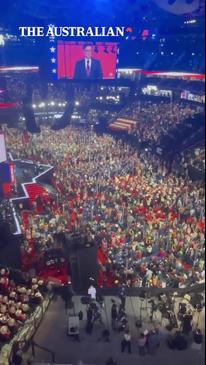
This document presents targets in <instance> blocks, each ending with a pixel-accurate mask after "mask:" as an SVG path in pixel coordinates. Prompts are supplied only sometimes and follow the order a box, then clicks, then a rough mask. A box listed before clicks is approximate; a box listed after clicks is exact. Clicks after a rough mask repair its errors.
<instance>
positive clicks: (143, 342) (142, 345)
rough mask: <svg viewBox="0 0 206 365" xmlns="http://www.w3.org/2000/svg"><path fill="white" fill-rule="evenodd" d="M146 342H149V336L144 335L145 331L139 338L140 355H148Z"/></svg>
mask: <svg viewBox="0 0 206 365" xmlns="http://www.w3.org/2000/svg"><path fill="white" fill-rule="evenodd" d="M146 344H147V337H146V336H145V335H144V333H141V334H140V336H139V338H138V349H139V355H140V356H145V355H146Z"/></svg>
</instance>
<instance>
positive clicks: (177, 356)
mask: <svg viewBox="0 0 206 365" xmlns="http://www.w3.org/2000/svg"><path fill="white" fill-rule="evenodd" d="M135 300H136V302H135ZM105 301H106V302H105V307H104V309H103V311H102V319H103V323H104V324H103V325H100V324H96V327H95V328H94V331H93V334H92V336H88V335H87V334H86V333H85V318H86V315H85V311H86V308H85V306H82V304H81V302H80V297H75V299H74V303H75V311H76V313H78V312H79V311H80V310H83V312H84V320H83V321H82V322H81V325H80V342H76V341H74V340H73V339H72V338H70V337H68V336H67V335H66V332H67V315H66V312H65V308H64V303H63V302H62V300H61V299H60V298H58V299H57V300H55V301H53V302H52V303H51V304H50V306H49V309H48V311H47V313H46V316H45V318H44V320H43V321H42V323H41V326H40V328H39V329H38V331H37V333H36V335H35V338H34V341H35V342H36V343H37V344H38V345H41V346H44V347H46V348H48V349H51V350H52V351H54V352H55V354H56V360H55V363H57V364H72V365H76V364H77V363H78V361H80V360H82V361H84V363H86V364H92V365H105V362H106V360H107V359H108V358H109V357H110V356H112V357H113V358H114V359H115V360H116V361H117V365H127V364H128V365H137V364H141V365H174V364H175V365H185V364H187V365H203V364H204V352H203V351H202V352H198V351H197V350H191V349H188V350H187V351H184V352H176V351H171V350H169V349H168V348H167V346H166V345H165V338H166V337H167V335H168V332H167V330H165V329H163V328H164V322H161V318H158V316H155V317H154V320H155V323H153V324H152V323H150V321H149V316H148V313H147V312H146V311H145V313H143V328H144V329H145V328H148V329H149V328H153V327H157V326H159V328H161V346H160V348H159V349H158V351H157V353H156V355H154V356H150V355H147V356H146V357H144V358H142V357H141V358H140V357H139V355H138V351H137V345H136V339H137V337H138V333H139V332H140V331H141V330H139V329H137V328H136V327H135V317H137V315H138V313H135V312H138V305H139V302H138V299H134V298H133V300H132V301H131V299H127V303H126V312H127V314H128V321H129V327H130V331H131V333H132V335H133V344H132V354H126V353H125V354H121V352H120V343H121V339H122V334H121V333H112V335H111V340H110V342H109V343H105V342H103V341H102V340H101V339H100V337H101V333H102V330H103V329H104V328H105V324H106V326H108V325H110V308H111V297H110V298H109V297H107V298H106V299H105ZM117 301H118V299H117ZM71 313H72V312H71ZM161 325H162V327H161ZM26 358H31V357H30V350H29V352H28V353H27V354H26ZM33 361H34V362H47V363H49V362H50V361H51V357H50V355H49V354H48V353H45V352H43V351H42V350H36V356H35V359H33Z"/></svg>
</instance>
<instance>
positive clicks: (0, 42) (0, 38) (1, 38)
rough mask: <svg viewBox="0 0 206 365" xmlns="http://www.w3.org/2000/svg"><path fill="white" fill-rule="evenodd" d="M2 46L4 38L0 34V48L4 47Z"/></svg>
mask: <svg viewBox="0 0 206 365" xmlns="http://www.w3.org/2000/svg"><path fill="white" fill-rule="evenodd" d="M4 45H5V40H4V36H3V34H0V46H4Z"/></svg>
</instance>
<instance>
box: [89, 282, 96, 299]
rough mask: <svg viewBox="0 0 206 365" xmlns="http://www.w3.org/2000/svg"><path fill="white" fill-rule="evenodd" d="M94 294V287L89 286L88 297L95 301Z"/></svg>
mask: <svg viewBox="0 0 206 365" xmlns="http://www.w3.org/2000/svg"><path fill="white" fill-rule="evenodd" d="M96 294H97V291H96V289H95V287H94V286H92V285H91V286H90V287H89V289H88V295H90V296H91V298H92V299H94V300H96Z"/></svg>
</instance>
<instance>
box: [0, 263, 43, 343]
mask: <svg viewBox="0 0 206 365" xmlns="http://www.w3.org/2000/svg"><path fill="white" fill-rule="evenodd" d="M45 290H46V287H45V285H44V283H43V281H39V280H38V279H37V278H35V277H34V278H32V279H30V278H29V277H26V276H24V277H23V276H22V275H20V274H19V273H18V272H15V271H10V270H9V269H5V268H0V346H1V344H4V343H6V342H9V341H10V340H11V339H12V338H13V336H15V334H16V333H17V331H18V330H19V328H20V327H21V326H22V325H23V324H24V323H25V321H26V320H27V319H28V318H29V316H30V315H31V313H32V312H33V311H34V310H35V308H36V307H37V306H38V305H39V304H41V303H42V301H43V299H44V293H45Z"/></svg>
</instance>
